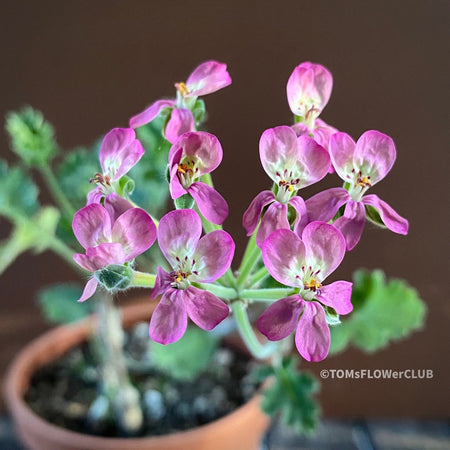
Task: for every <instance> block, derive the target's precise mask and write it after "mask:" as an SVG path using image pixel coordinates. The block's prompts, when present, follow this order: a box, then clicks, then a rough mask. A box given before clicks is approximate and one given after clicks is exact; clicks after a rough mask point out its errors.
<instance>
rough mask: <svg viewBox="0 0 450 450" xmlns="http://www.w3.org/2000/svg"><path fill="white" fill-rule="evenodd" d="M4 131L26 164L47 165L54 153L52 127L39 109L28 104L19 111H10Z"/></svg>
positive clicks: (54, 144)
mask: <svg viewBox="0 0 450 450" xmlns="http://www.w3.org/2000/svg"><path fill="white" fill-rule="evenodd" d="M6 131H7V132H8V134H9V136H10V138H11V148H12V150H13V151H14V152H15V153H16V154H17V155H18V156H19V157H20V158H21V159H22V161H23V162H24V163H25V164H26V165H27V166H30V167H36V166H44V165H47V164H48V163H49V162H50V160H51V159H52V158H53V157H54V156H55V154H56V151H57V145H56V141H55V133H54V130H53V127H52V125H51V124H50V123H49V122H47V121H46V120H44V116H43V115H42V113H41V112H40V111H37V110H35V109H33V108H31V107H29V106H28V107H26V108H24V109H22V110H21V111H19V112H10V113H9V114H8V115H7V117H6Z"/></svg>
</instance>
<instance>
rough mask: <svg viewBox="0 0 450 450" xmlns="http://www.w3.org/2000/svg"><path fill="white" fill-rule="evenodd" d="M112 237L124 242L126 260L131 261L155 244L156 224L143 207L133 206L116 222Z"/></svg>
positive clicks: (115, 240) (114, 239)
mask: <svg viewBox="0 0 450 450" xmlns="http://www.w3.org/2000/svg"><path fill="white" fill-rule="evenodd" d="M112 239H113V241H114V242H120V243H121V244H122V247H123V250H124V252H125V255H126V258H127V259H126V261H131V260H132V259H134V258H136V256H138V255H140V254H141V253H144V252H145V251H146V250H148V249H149V248H150V247H151V246H152V245H153V242H155V239H156V226H155V224H154V222H153V220H152V218H151V217H150V216H149V215H148V214H147V212H145V211H144V210H143V209H141V208H131V209H128V210H127V211H125V212H124V213H123V214H122V215H121V216H120V217H119V218H118V219H117V220H116V222H115V223H114V225H113V228H112Z"/></svg>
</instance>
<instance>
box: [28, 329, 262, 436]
mask: <svg viewBox="0 0 450 450" xmlns="http://www.w3.org/2000/svg"><path fill="white" fill-rule="evenodd" d="M144 328H145V335H144V333H143V332H142V330H143V329H144ZM147 330H148V325H147V324H145V326H144V325H143V324H140V325H137V326H136V327H135V328H134V329H133V330H131V331H130V332H128V333H127V340H126V350H127V351H128V353H129V356H130V357H132V360H133V361H137V360H138V359H139V358H136V357H137V356H139V354H141V355H140V356H142V357H143V356H144V351H145V348H146V345H145V343H144V342H145V341H144V339H146V340H148V334H147V333H148V331H147ZM144 336H145V337H144ZM254 369H255V363H254V362H252V361H249V359H248V357H246V356H244V355H242V354H241V353H239V352H237V351H236V350H233V349H231V348H230V347H223V346H222V347H220V348H219V350H218V351H217V352H216V353H215V355H214V357H213V360H212V361H211V364H210V365H209V367H208V368H207V370H206V371H205V372H203V373H202V374H201V375H200V377H199V378H197V379H196V380H194V381H177V380H174V379H171V378H170V377H169V376H167V375H166V374H164V373H161V372H158V371H157V370H156V369H154V368H152V367H151V366H149V365H148V364H147V365H145V364H140V365H139V364H138V365H136V366H135V367H134V368H130V374H131V379H132V382H133V384H134V385H135V386H136V387H137V388H138V390H139V391H140V393H141V398H142V407H143V411H144V427H143V429H142V430H141V431H140V432H139V434H137V436H150V435H160V434H168V433H171V432H173V431H180V430H187V429H190V428H194V427H197V426H199V425H203V424H206V423H208V422H211V421H214V420H216V419H218V418H220V417H222V416H224V415H226V414H228V413H229V412H231V411H233V410H234V409H235V408H237V407H239V406H240V405H242V404H243V403H244V402H246V401H247V400H248V399H249V398H250V397H252V396H253V395H254V393H255V391H256V389H257V388H258V384H257V382H256V380H255V379H254V377H252V375H251V373H252V372H253V370H254ZM97 389H98V372H97V369H96V368H95V366H94V363H93V360H92V353H91V351H90V346H89V345H88V344H87V343H85V344H83V345H82V346H81V347H78V348H75V349H73V350H72V351H70V352H69V353H67V354H66V355H64V356H62V357H61V358H60V359H58V360H56V361H54V362H53V363H52V364H51V365H48V366H44V367H42V368H41V369H40V370H39V371H37V372H36V373H35V374H34V376H33V378H32V380H31V383H30V388H29V390H28V392H27V393H26V395H25V400H26V402H27V403H28V404H29V406H30V407H31V409H33V411H34V412H36V413H37V414H38V415H39V416H41V417H43V418H44V419H46V420H47V421H49V422H51V423H54V424H56V425H58V426H61V427H63V428H67V429H69V430H73V431H77V432H82V433H86V434H94V435H101V436H124V433H123V432H122V431H121V430H120V429H118V428H117V426H116V425H115V423H114V420H113V417H112V416H111V414H110V412H108V411H107V407H105V406H104V404H102V401H101V399H100V400H99V397H98V391H97ZM96 399H97V400H96ZM94 401H96V403H94ZM102 408H103V409H102Z"/></svg>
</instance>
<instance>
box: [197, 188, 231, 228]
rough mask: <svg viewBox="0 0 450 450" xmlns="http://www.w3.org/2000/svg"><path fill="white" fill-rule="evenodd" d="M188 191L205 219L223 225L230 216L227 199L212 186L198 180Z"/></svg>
mask: <svg viewBox="0 0 450 450" xmlns="http://www.w3.org/2000/svg"><path fill="white" fill-rule="evenodd" d="M188 192H189V194H191V195H192V198H193V199H194V200H195V203H197V206H198V209H199V210H200V212H201V213H202V214H203V216H204V217H205V219H207V220H209V221H210V222H212V223H215V224H217V225H221V224H222V223H223V222H224V221H225V219H226V218H227V217H228V204H227V202H226V200H225V199H224V198H223V197H222V196H221V195H220V194H219V193H218V192H217V191H216V190H215V189H214V188H212V187H211V186H208V185H207V184H205V183H202V182H201V181H196V182H195V183H192V184H191V187H190V188H189V189H188Z"/></svg>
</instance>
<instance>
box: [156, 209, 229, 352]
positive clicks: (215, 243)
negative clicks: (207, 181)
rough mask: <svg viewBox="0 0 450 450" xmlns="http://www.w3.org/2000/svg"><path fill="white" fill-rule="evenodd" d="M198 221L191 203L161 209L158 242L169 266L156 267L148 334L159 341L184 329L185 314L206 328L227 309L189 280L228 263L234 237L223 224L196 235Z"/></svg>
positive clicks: (211, 277) (216, 272) (210, 277)
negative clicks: (154, 303)
mask: <svg viewBox="0 0 450 450" xmlns="http://www.w3.org/2000/svg"><path fill="white" fill-rule="evenodd" d="M201 234H202V224H201V220H200V217H199V216H198V214H197V213H196V212H195V211H193V210H192V209H178V210H175V211H171V212H169V213H168V214H166V215H165V216H164V217H163V218H162V219H161V221H160V223H159V228H158V244H159V247H160V249H161V251H162V252H163V254H164V256H165V257H166V259H167V261H168V262H169V264H170V265H171V267H172V269H173V270H172V271H171V272H166V271H165V270H163V269H162V268H161V267H158V274H157V277H156V281H155V287H154V289H153V291H152V298H155V297H157V296H159V295H162V298H161V300H160V302H159V304H158V306H157V307H156V309H155V311H154V313H153V315H152V318H151V321H150V330H149V333H150V337H151V338H152V339H153V340H154V341H156V342H159V343H160V344H170V343H172V342H175V341H177V340H178V339H180V338H181V337H182V336H183V334H184V332H185V331H186V326H187V318H188V316H189V317H190V318H191V320H192V321H193V322H194V323H195V324H196V325H198V326H199V327H200V328H203V329H204V330H211V329H213V328H214V327H215V326H216V325H218V324H219V323H220V322H222V320H224V319H225V318H226V317H227V316H228V313H229V309H228V306H227V305H226V304H225V303H224V302H223V301H222V300H220V299H219V298H217V297H216V296H215V295H213V294H211V293H210V292H208V291H204V290H201V289H199V288H196V287H194V286H192V285H191V283H193V282H205V283H210V282H213V281H215V280H217V279H218V278H220V277H221V276H222V275H223V274H224V273H225V272H226V271H227V269H228V268H229V267H230V264H231V261H232V259H233V255H234V242H233V239H232V238H231V236H230V235H229V234H228V233H227V232H225V231H222V230H216V231H213V232H211V233H208V234H206V235H205V236H203V237H202V238H200V236H201Z"/></svg>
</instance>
